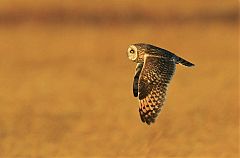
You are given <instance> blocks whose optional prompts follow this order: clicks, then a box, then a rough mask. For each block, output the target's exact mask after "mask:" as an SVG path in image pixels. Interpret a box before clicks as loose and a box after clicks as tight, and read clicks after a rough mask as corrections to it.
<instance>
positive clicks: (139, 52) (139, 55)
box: [127, 43, 147, 63]
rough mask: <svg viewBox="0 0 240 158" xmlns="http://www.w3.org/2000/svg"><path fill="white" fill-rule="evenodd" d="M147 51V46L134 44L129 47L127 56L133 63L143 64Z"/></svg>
mask: <svg viewBox="0 0 240 158" xmlns="http://www.w3.org/2000/svg"><path fill="white" fill-rule="evenodd" d="M146 51H147V49H146V45H145V44H142V43H139V44H132V45H130V46H129V47H128V50H127V55H128V58H129V59H130V60H132V61H133V62H137V63H141V62H143V60H144V54H145V52H146Z"/></svg>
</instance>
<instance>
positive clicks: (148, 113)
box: [139, 56, 175, 124]
mask: <svg viewBox="0 0 240 158" xmlns="http://www.w3.org/2000/svg"><path fill="white" fill-rule="evenodd" d="M174 71H175V62H174V61H173V60H170V59H168V58H161V57H155V56H147V57H146V58H145V61H144V65H143V69H142V72H141V75H140V78H139V102H140V107H139V113H140V117H141V120H142V121H143V122H146V123H147V124H150V123H153V122H154V121H155V118H156V117H157V115H158V113H159V112H160V111H161V108H162V106H163V103H164V101H165V96H166V91H167V86H168V84H169V82H170V80H171V78H172V75H173V74H174Z"/></svg>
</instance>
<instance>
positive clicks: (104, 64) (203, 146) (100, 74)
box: [0, 0, 239, 158]
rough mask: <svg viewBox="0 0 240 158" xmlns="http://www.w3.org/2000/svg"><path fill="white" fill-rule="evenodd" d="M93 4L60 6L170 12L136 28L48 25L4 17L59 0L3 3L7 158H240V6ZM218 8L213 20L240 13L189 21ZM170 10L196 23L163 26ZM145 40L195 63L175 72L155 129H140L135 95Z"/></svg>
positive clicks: (2, 148) (0, 153)
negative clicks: (134, 48) (136, 52)
mask: <svg viewBox="0 0 240 158" xmlns="http://www.w3.org/2000/svg"><path fill="white" fill-rule="evenodd" d="M23 2H25V3H23ZM95 2H96V3H91V5H90V2H89V3H87V2H79V3H77V2H76V1H71V3H70V2H68V1H63V4H62V7H64V8H70V12H71V8H77V9H81V8H82V9H83V10H84V9H85V10H88V11H90V12H91V11H94V10H95V9H96V8H98V9H99V11H98V12H101V10H103V11H105V12H106V10H107V9H110V8H111V6H114V7H113V9H112V10H114V9H115V10H117V11H116V12H114V13H115V14H116V15H118V14H119V13H121V11H122V12H131V7H133V8H135V7H136V8H137V7H139V8H140V9H141V8H145V9H146V12H148V11H149V12H151V13H150V15H151V16H152V15H153V16H154V15H161V13H162V12H164V13H165V14H164V15H163V17H162V20H160V21H157V22H156V23H155V22H154V21H151V22H147V20H146V19H145V20H146V21H144V17H143V19H141V20H140V21H137V20H136V21H137V22H136V24H135V23H134V21H131V22H129V21H128V23H124V19H122V20H120V21H114V19H111V18H110V19H109V21H108V20H106V21H105V20H103V21H101V20H100V22H99V21H98V22H99V23H97V22H96V23H92V22H86V23H84V22H81V23H77V22H75V21H74V20H73V21H71V22H68V23H67V24H66V23H64V22H62V23H56V24H54V23H51V22H50V24H49V21H45V23H44V20H43V21H42V22H41V23H38V20H39V19H37V20H33V19H34V17H35V16H36V14H32V15H35V16H33V17H31V19H30V20H29V19H27V20H26V19H25V20H24V17H26V16H27V17H29V15H21V20H20V21H18V20H17V19H11V20H10V22H9V21H8V20H7V19H6V18H4V17H11V15H12V14H11V13H13V14H15V12H14V11H16V10H21V9H19V6H20V8H22V6H25V8H24V11H23V12H24V13H26V12H25V11H26V10H27V11H29V10H30V11H29V13H31V12H34V13H36V12H37V13H38V14H39V15H41V9H42V8H48V6H50V8H52V7H54V5H55V4H57V1H56V2H55V1H51V3H50V2H48V1H41V3H40V2H35V1H34V2H33V1H30V0H29V1H23V0H22V1H21V0H18V1H17V0H15V1H12V3H10V2H9V1H3V2H2V4H1V5H0V8H3V9H1V11H0V157H1V158H14V157H18V158H19V157H24V158H25V157H44V158H46V157H49V158H51V157H59V158H63V157H64V158H65V157H66V158H70V157H193V158H195V157H204V158H205V157H214V158H216V157H227V158H235V157H238V156H239V134H238V132H239V121H238V119H239V99H238V97H239V89H238V88H239V84H238V83H239V82H238V79H239V76H238V73H239V69H238V68H239V63H238V60H239V56H238V53H239V50H238V48H239V47H238V45H239V37H238V36H239V32H238V28H239V25H238V21H237V18H238V16H237V18H236V17H234V13H235V12H237V9H238V8H237V7H236V5H237V4H236V2H232V1H227V2H225V3H223V2H222V3H213V2H212V3H211V2H207V3H204V2H202V1H199V2H198V3H199V4H197V3H192V2H190V1H185V3H184V2H181V3H180V2H174V3H173V2H172V3H173V4H171V3H170V2H169V1H162V2H158V1H155V3H156V5H152V4H151V2H149V1H145V2H142V1H141V3H140V4H139V5H138V6H135V5H137V2H138V1H133V2H132V3H130V2H129V1H122V2H117V1H109V2H108V3H106V4H105V3H104V4H102V3H100V1H95ZM219 2H220V1H219ZM175 3H176V4H175ZM74 4H76V5H74ZM100 4H102V5H100ZM150 4H151V5H150ZM58 5H60V4H58ZM117 5H118V6H119V7H117ZM38 6H40V7H38ZM98 6H99V7H98ZM150 6H151V7H153V9H152V10H151V9H149V7H150ZM157 6H158V7H159V11H158V10H157V8H158V7H157ZM167 6H168V7H167ZM210 6H211V7H212V8H213V11H214V14H217V15H225V13H226V14H227V13H229V12H230V13H232V11H233V17H232V16H229V17H228V16H223V17H222V16H218V17H217V18H216V19H215V18H214V16H213V17H212V18H210V19H207V20H205V19H204V18H200V19H199V20H198V18H199V17H196V18H195V17H191V15H202V14H200V13H199V12H204V11H205V9H206V10H207V14H204V15H209V16H210V17H211V15H212V14H211V7H210ZM11 7H12V8H11ZM171 7H172V8H171ZM136 8H135V9H136ZM166 8H171V9H170V12H171V13H169V14H171V15H172V14H174V13H177V15H179V17H181V15H184V17H191V18H188V21H187V22H185V21H184V17H183V18H182V19H181V21H180V22H174V21H169V20H168V21H167V22H166V23H165V21H164V19H165V18H164V17H165V16H167V15H168V13H167V11H168V10H167V9H166ZM133 10H134V9H133ZM134 11H136V10H134ZM137 11H139V10H137ZM20 13H22V12H21V11H20ZM50 13H51V11H50ZM87 13H89V12H87ZM218 13H219V14H218ZM3 15H4V16H3ZM16 15H19V14H16ZM61 15H62V14H59V15H58V16H60V17H61ZM64 15H69V14H64ZM70 15H73V14H72V13H71V14H70ZM81 15H82V14H81V13H79V16H80V17H81ZM93 15H94V12H93ZM113 15H114V14H113ZM124 15H125V14H124ZM229 15H232V14H229ZM50 16H51V15H50ZM96 16H97V15H96ZM114 16H115V15H114ZM126 16H127V14H126ZM129 16H130V17H131V13H130V14H129ZM53 17H54V16H53ZM53 17H52V18H53ZM86 17H87V16H86ZM116 17H118V16H116ZM221 17H222V18H223V19H222V20H221ZM98 18H99V17H97V19H98ZM100 18H101V17H100ZM103 18H104V17H103ZM108 18H109V17H108ZM126 18H127V17H126ZM159 18H161V17H159ZM229 18H230V20H229ZM231 18H232V19H231ZM65 19H66V18H65ZM189 19H190V20H189ZM191 19H194V22H191ZM1 20H2V21H1ZM4 20H7V23H5V22H4ZM111 20H112V21H114V22H111ZM115 20H116V19H115ZM131 20H134V18H132V19H131ZM165 20H166V19H165ZM172 20H174V16H173V17H172ZM60 21H61V19H60ZM137 42H145V43H151V44H155V45H158V46H160V47H163V48H166V49H168V50H170V51H172V52H174V53H176V54H177V55H179V56H181V57H183V58H185V59H188V60H189V61H191V62H193V63H194V64H196V66H195V67H194V68H186V67H183V66H180V65H178V66H177V70H176V73H175V75H174V77H173V80H172V82H171V84H170V86H169V89H168V94H167V101H166V103H165V106H164V109H163V111H162V112H161V113H160V115H159V117H158V120H157V121H156V123H155V124H153V125H151V126H148V125H145V124H142V123H141V121H140V118H139V114H138V101H137V99H136V98H134V97H133V95H132V80H133V75H134V70H135V64H134V63H132V62H131V61H129V60H128V59H127V56H126V49H127V47H128V45H129V44H131V43H137Z"/></svg>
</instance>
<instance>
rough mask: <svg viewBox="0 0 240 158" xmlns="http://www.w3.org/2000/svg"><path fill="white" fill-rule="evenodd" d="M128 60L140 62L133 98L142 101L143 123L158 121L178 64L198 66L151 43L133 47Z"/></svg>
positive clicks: (131, 46) (140, 102) (135, 77)
mask: <svg viewBox="0 0 240 158" xmlns="http://www.w3.org/2000/svg"><path fill="white" fill-rule="evenodd" d="M127 54H128V58H129V59H130V60H132V61H134V62H136V63H137V67H136V72H135V76H134V81H133V95H134V96H135V97H137V96H138V98H139V113H140V117H141V120H142V122H146V123H147V124H151V123H153V122H154V121H155V119H156V117H157V116H158V113H159V112H160V110H161V108H162V106H163V103H164V101H165V96H166V91H167V85H168V84H169V82H170V80H171V78H172V76H173V74H174V71H175V65H176V64H178V63H180V64H182V65H185V66H188V67H190V66H194V64H192V63H190V62H189V61H186V60H184V59H182V58H180V57H178V56H177V55H175V54H173V53H171V52H169V51H167V50H165V49H162V48H158V47H156V46H153V45H150V44H143V43H138V44H133V45H130V46H129V48H128V50H127Z"/></svg>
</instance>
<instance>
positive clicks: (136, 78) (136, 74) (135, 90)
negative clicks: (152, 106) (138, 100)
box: [133, 63, 143, 97]
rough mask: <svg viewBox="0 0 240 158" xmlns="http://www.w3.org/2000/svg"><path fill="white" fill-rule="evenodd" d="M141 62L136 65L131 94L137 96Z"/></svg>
mask: <svg viewBox="0 0 240 158" xmlns="http://www.w3.org/2000/svg"><path fill="white" fill-rule="evenodd" d="M142 67H143V63H138V64H137V66H136V72H135V75H134V79H133V95H134V97H137V96H138V80H139V76H140V73H141V71H142Z"/></svg>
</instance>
